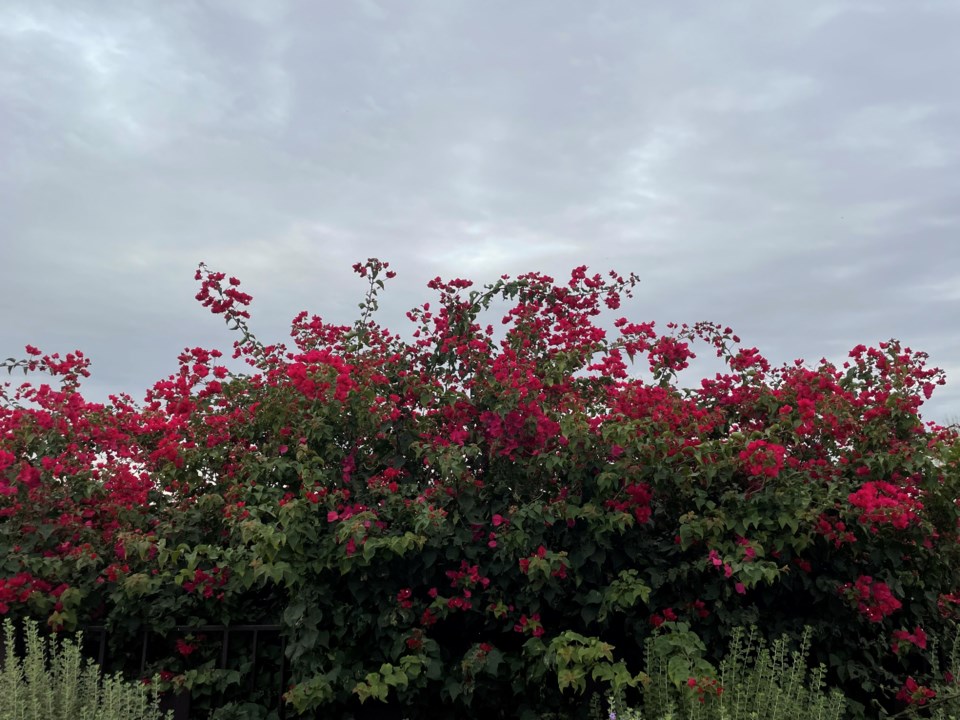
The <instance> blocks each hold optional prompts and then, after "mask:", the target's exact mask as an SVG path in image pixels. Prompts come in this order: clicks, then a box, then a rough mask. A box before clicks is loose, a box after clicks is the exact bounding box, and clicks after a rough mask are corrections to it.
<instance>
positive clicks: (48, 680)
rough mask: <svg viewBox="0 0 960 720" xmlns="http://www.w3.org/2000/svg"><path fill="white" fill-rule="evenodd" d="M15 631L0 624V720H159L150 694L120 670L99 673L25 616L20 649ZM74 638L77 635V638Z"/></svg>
mask: <svg viewBox="0 0 960 720" xmlns="http://www.w3.org/2000/svg"><path fill="white" fill-rule="evenodd" d="M17 634H18V633H17V630H16V628H15V626H14V624H13V622H12V621H11V620H10V619H7V620H5V621H4V623H3V640H4V656H3V665H2V668H0V720H165V719H167V718H169V717H170V715H169V713H167V714H166V715H165V714H163V713H161V712H160V710H159V705H158V701H157V698H156V694H155V693H153V692H151V690H150V688H148V687H146V686H144V685H143V684H136V683H130V682H128V681H126V680H124V679H123V677H121V676H120V675H107V676H102V677H101V675H100V669H99V668H98V667H97V665H95V664H94V663H93V662H92V661H90V660H84V658H83V657H82V655H81V652H80V648H79V647H78V645H77V643H75V642H73V641H71V640H69V639H63V640H57V639H52V640H48V639H44V638H41V637H40V633H39V630H38V627H37V624H36V623H35V622H33V621H31V620H26V621H25V623H24V627H23V637H24V645H25V650H26V653H25V655H24V657H23V658H21V657H20V656H19V655H18V653H17V652H16V645H17ZM78 642H79V640H78Z"/></svg>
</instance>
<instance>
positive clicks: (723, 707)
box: [608, 628, 846, 720]
mask: <svg viewBox="0 0 960 720" xmlns="http://www.w3.org/2000/svg"><path fill="white" fill-rule="evenodd" d="M789 645H790V641H789V639H788V638H787V637H781V638H780V639H778V640H775V641H774V642H773V643H772V645H771V646H770V647H769V648H768V647H767V646H766V644H765V642H764V640H763V638H762V636H761V635H760V634H759V632H758V631H757V629H756V628H752V629H751V630H750V631H748V632H745V631H744V630H743V629H740V628H737V629H735V630H734V632H733V637H732V639H731V641H730V646H729V650H728V652H727V655H726V656H725V657H724V658H723V660H722V661H721V662H720V664H719V672H718V673H715V674H711V675H705V676H701V677H695V676H691V677H690V678H689V679H688V681H687V682H685V683H682V684H680V685H677V684H676V683H675V682H674V681H673V680H671V678H670V672H669V663H670V661H671V659H672V656H670V655H666V654H664V653H663V651H662V649H660V646H658V644H657V643H656V639H655V638H651V639H650V640H648V641H647V672H648V674H649V680H648V681H647V683H646V686H645V687H644V689H643V693H642V703H641V708H642V709H637V708H631V707H630V706H629V705H627V704H626V703H625V702H624V700H623V695H622V694H614V695H611V696H610V697H609V698H608V701H609V713H608V717H609V718H610V719H611V720H614V719H615V720H756V719H758V718H763V720H801V719H803V720H840V718H842V717H844V716H845V715H846V703H845V699H844V696H843V694H842V693H841V692H839V691H837V690H830V691H828V690H827V689H826V685H825V682H824V677H825V675H826V668H825V667H824V666H823V665H819V666H818V667H816V668H813V669H812V670H811V669H810V668H809V666H808V662H809V657H808V655H809V650H810V630H809V629H808V630H806V631H805V632H804V634H803V636H802V638H801V642H800V647H799V648H798V649H796V650H794V651H792V652H791V651H790V650H789Z"/></svg>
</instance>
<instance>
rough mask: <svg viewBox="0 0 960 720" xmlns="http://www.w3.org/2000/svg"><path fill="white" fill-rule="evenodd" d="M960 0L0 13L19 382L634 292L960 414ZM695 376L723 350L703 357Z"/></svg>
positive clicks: (108, 388) (10, 315)
mask: <svg viewBox="0 0 960 720" xmlns="http://www.w3.org/2000/svg"><path fill="white" fill-rule="evenodd" d="M958 36H960V2H957V1H956V0H942V1H941V2H936V1H927V0H910V1H909V2H907V1H904V0H887V1H882V0H877V1H874V2H871V1H864V2H858V1H856V0H835V1H827V0H823V1H820V0H803V2H797V1H794V0H790V1H786V0H784V1H781V2H778V1H776V0H724V1H722V2H721V1H718V0H701V1H699V2H697V1H690V2H687V1H684V2H666V1H664V2H654V1H653V0H645V1H641V0H623V1H622V2H582V1H572V0H571V1H567V0H509V1H506V0H504V1H499V0H473V1H469V0H432V1H428V0H423V1H411V2H403V1H402V0H376V1H375V0H356V1H355V2H351V1H348V0H336V1H335V0H328V1H322V0H316V1H311V2H307V1H306V0H304V1H302V2H281V1H280V0H259V1H257V0H244V1H241V0H219V1H215V0H193V1H187V0H183V1H180V0H164V2H157V1H156V0H140V1H137V0H124V1H123V2H108V1H106V0H103V1H101V2H92V1H91V2H84V1H82V0H63V2H55V1H51V0H3V2H2V3H0V318H2V320H0V358H2V357H7V356H10V355H13V356H22V355H23V346H24V345H25V344H27V343H31V344H34V345H37V346H39V347H41V348H42V349H43V350H45V351H47V352H53V351H60V352H66V351H70V350H73V349H76V348H79V349H81V350H83V351H84V352H85V353H87V354H88V355H89V356H90V357H91V358H92V360H93V362H94V367H93V373H94V376H93V378H92V379H91V381H89V382H88V383H87V385H86V389H87V394H88V395H89V396H91V397H93V398H95V399H105V398H106V396H107V394H108V393H111V392H119V391H123V392H129V393H130V394H132V395H134V396H135V397H142V396H143V391H144V390H145V389H146V387H147V386H148V385H150V384H152V382H153V381H155V380H157V379H159V378H161V377H163V376H166V375H167V374H169V373H170V372H173V371H174V370H175V368H176V355H177V354H178V353H179V352H180V351H181V350H182V349H183V348H184V347H186V346H194V345H204V346H208V347H209V346H214V345H219V346H221V347H228V346H229V342H230V337H229V335H228V333H227V332H226V330H225V329H224V328H223V326H222V322H221V321H220V320H219V319H218V318H214V317H213V316H211V315H209V314H208V313H207V311H206V310H204V309H203V308H201V307H200V306H199V305H198V304H197V303H196V301H194V300H193V295H194V294H195V292H196V286H195V283H194V281H193V271H194V269H195V267H196V265H197V263H198V262H199V261H201V260H203V261H206V262H207V263H208V264H209V265H210V266H212V267H214V268H217V269H222V270H223V271H225V272H227V273H228V274H232V275H237V276H239V277H240V278H241V279H242V280H243V281H244V289H246V290H247V291H248V292H250V293H252V294H253V295H254V298H255V300H254V307H253V313H254V318H253V327H254V329H255V330H256V331H257V333H258V334H259V335H260V336H261V338H262V339H264V340H266V341H273V340H284V339H286V338H287V335H288V330H289V321H290V319H291V318H292V317H293V316H294V315H295V314H296V313H297V312H299V311H300V310H304V309H305V310H309V311H311V312H313V313H317V314H319V315H321V316H323V317H324V318H326V319H329V320H331V321H336V322H340V323H345V324H346V323H349V322H351V321H352V320H353V318H354V311H355V308H356V303H357V302H358V301H359V300H360V299H361V296H362V293H363V284H362V282H360V281H359V280H358V279H357V278H356V277H355V276H354V275H353V274H352V272H351V270H350V266H351V265H352V264H353V263H354V262H356V261H358V260H362V259H365V258H367V257H369V256H377V257H380V258H381V259H384V260H388V261H390V262H391V264H392V265H393V267H394V269H396V270H397V271H398V273H399V276H398V278H397V279H396V281H394V283H393V285H392V286H391V288H390V290H389V292H388V293H387V295H386V296H385V298H384V301H383V304H382V309H383V313H382V321H383V322H384V324H387V325H389V326H393V327H399V326H402V325H404V323H406V321H405V319H404V318H403V313H404V311H405V310H407V309H408V308H409V307H411V306H412V305H414V304H417V303H419V302H422V301H423V300H427V299H430V291H428V290H426V289H425V288H424V284H425V282H426V281H427V280H428V279H429V278H431V277H434V276H436V275H442V276H445V277H464V276H465V277H469V278H471V279H474V280H477V281H491V280H493V279H495V278H496V277H498V276H499V275H500V274H502V273H510V274H516V273H518V272H524V271H528V270H539V271H543V272H548V273H551V274H554V275H555V276H557V277H565V276H566V275H567V273H569V270H570V268H572V267H574V266H577V265H580V264H587V265H589V266H590V267H591V268H592V269H595V270H597V271H605V270H608V269H611V268H614V269H617V270H619V271H621V272H623V273H627V272H630V271H635V272H636V273H637V274H638V275H639V276H640V277H641V278H642V283H641V285H640V286H639V288H638V292H637V295H636V299H635V300H634V301H632V302H631V303H630V304H629V305H627V306H626V307H625V314H627V315H629V316H630V317H631V319H635V320H637V321H640V320H655V321H657V323H658V326H661V327H662V325H663V324H665V323H666V322H669V321H676V322H690V323H692V322H696V321H698V320H714V321H716V322H719V323H723V324H727V325H731V326H732V327H733V328H734V329H735V330H736V331H737V332H738V333H739V334H740V335H741V336H742V338H743V340H744V342H745V343H746V344H747V345H748V346H750V345H756V346H757V347H759V348H760V350H761V351H762V352H764V354H766V355H767V357H768V358H770V359H771V360H772V361H773V362H775V363H777V364H780V363H783V362H789V361H792V360H793V359H794V358H798V357H803V358H805V359H807V360H809V361H817V360H819V359H820V358H821V357H824V356H825V357H827V358H828V359H831V360H834V361H837V362H842V361H843V360H844V358H845V357H846V354H847V352H848V351H849V349H850V348H851V347H853V346H855V345H857V344H859V343H865V344H868V345H869V344H875V343H877V342H879V341H882V340H886V339H888V338H891V337H896V338H900V339H901V340H902V341H904V342H905V343H906V344H908V345H910V346H911V347H913V348H914V349H919V350H925V351H927V352H928V353H929V354H930V356H931V363H932V364H934V365H937V366H940V367H942V368H944V369H945V370H947V373H948V384H947V386H946V388H940V389H938V391H937V394H936V395H935V396H934V400H933V401H931V402H930V403H929V404H928V405H926V406H925V411H924V415H925V417H926V418H927V419H933V420H938V421H947V420H955V419H957V418H960V314H958V310H960V233H958V231H960V91H958V82H960V81H958V77H960V43H957V41H956V39H957V37H958ZM705 354H706V353H705Z"/></svg>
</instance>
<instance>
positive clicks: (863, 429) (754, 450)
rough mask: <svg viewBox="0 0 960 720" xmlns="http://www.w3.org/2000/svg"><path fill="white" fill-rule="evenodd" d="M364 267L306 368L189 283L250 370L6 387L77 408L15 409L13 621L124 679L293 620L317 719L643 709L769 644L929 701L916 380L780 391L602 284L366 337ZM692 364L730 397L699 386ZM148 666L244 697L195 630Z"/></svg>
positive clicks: (458, 291) (239, 314)
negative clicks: (102, 389) (615, 704)
mask: <svg viewBox="0 0 960 720" xmlns="http://www.w3.org/2000/svg"><path fill="white" fill-rule="evenodd" d="M354 269H355V270H356V272H357V273H358V274H359V275H360V276H361V277H362V278H364V279H365V280H366V282H367V283H368V292H367V294H366V298H365V300H364V302H363V303H362V304H361V306H360V307H361V317H360V319H359V320H358V321H357V322H356V323H355V324H354V325H352V326H339V325H334V324H331V323H328V322H326V321H324V320H323V319H321V318H319V317H316V316H309V315H308V314H306V313H302V314H300V315H299V316H297V318H295V320H294V322H293V326H292V333H291V337H292V342H291V344H290V345H289V347H288V346H287V345H284V344H273V345H265V344H263V343H262V342H261V341H260V340H258V339H257V338H256V337H255V336H254V335H253V333H252V332H251V331H250V329H249V324H248V321H249V314H248V311H247V309H246V308H247V307H248V306H249V304H250V301H251V298H250V296H249V295H247V294H245V293H243V292H242V291H241V290H240V289H239V281H237V280H236V279H234V278H227V277H226V276H225V275H224V274H222V273H219V272H214V271H211V270H209V269H208V268H206V267H205V266H203V265H201V266H200V268H199V270H198V271H197V280H198V282H199V283H200V291H199V293H198V295H197V299H198V300H199V301H200V302H201V303H202V304H203V305H204V306H206V307H208V308H209V309H210V310H211V311H212V312H213V313H215V314H219V315H222V316H224V318H225V319H226V320H227V322H228V323H229V324H230V325H231V327H232V328H233V329H235V330H236V331H237V333H238V340H237V342H236V343H235V346H234V349H233V356H234V358H236V359H240V360H243V361H245V362H246V363H247V364H248V366H249V370H248V371H247V372H244V373H239V372H235V371H232V370H230V369H228V363H226V362H225V361H224V358H223V356H222V354H221V352H219V351H217V350H213V349H204V348H192V349H185V350H184V352H183V353H182V354H181V356H180V358H179V360H180V370H179V372H178V373H177V374H175V375H173V376H171V377H169V378H167V379H165V380H162V381H160V382H158V383H156V385H154V386H153V388H151V390H150V391H149V392H148V394H147V397H146V399H145V401H144V402H143V403H142V404H138V403H135V402H134V401H133V400H132V399H131V398H129V397H127V396H119V397H113V398H111V402H110V403H109V404H108V405H101V404H96V403H91V402H88V401H86V400H85V399H84V398H83V397H82V395H81V392H80V383H81V380H82V378H83V377H85V376H86V375H87V373H88V363H87V360H86V359H85V358H84V356H83V355H82V354H81V353H79V352H77V353H73V354H70V355H67V356H66V357H60V356H58V355H44V354H43V353H42V352H40V351H39V350H36V349H35V348H32V347H28V348H27V353H28V356H27V358H26V359H24V360H19V361H18V360H14V359H11V360H9V361H7V363H6V367H7V368H8V369H9V370H11V371H13V370H16V369H23V370H24V371H25V372H46V373H48V374H50V375H52V376H54V377H55V378H56V379H57V380H58V381H59V382H58V383H57V386H51V385H48V384H34V383H31V382H24V383H22V384H17V385H14V384H9V383H8V384H7V385H6V386H5V387H4V389H3V391H2V396H0V400H2V406H0V523H2V524H0V613H4V614H11V615H32V616H35V617H41V618H44V619H45V620H46V621H47V622H48V624H49V625H50V626H51V627H53V628H54V629H60V628H63V629H67V630H70V629H73V628H76V627H78V626H82V625H85V624H89V623H105V624H106V625H107V626H108V627H109V628H110V629H111V632H112V635H111V642H112V643H113V644H114V646H115V650H116V652H118V653H121V654H122V653H123V652H129V653H131V655H130V656H131V657H133V653H135V651H136V648H135V647H131V643H133V641H134V639H135V637H136V633H137V632H138V631H139V630H140V629H142V628H143V627H145V626H154V627H157V628H159V629H160V630H163V629H170V628H172V627H173V626H174V625H185V624H204V623H252V622H258V621H262V622H274V621H280V622H281V623H282V624H283V626H284V628H285V630H284V633H285V638H286V644H285V652H286V657H287V660H288V662H289V666H290V673H291V677H290V686H289V690H288V692H287V693H286V696H285V698H286V701H287V702H288V703H289V704H290V707H291V709H293V710H296V711H299V712H308V711H313V710H323V711H324V712H326V713H331V714H335V713H337V712H340V713H343V712H347V711H348V710H349V709H350V708H353V709H356V708H358V707H364V708H366V707H369V706H370V705H371V704H376V703H387V704H388V705H389V706H391V707H393V708H397V709H398V712H399V709H400V708H402V710H403V713H404V716H407V717H437V716H438V713H441V714H442V713H443V712H447V713H449V714H450V715H451V716H454V717H466V716H471V717H503V716H517V715H522V714H523V713H528V714H531V715H533V714H534V713H543V712H546V711H550V710H553V711H570V712H573V711H574V709H575V708H578V707H584V706H585V702H584V698H583V693H585V692H587V691H590V690H596V689H600V690H603V689H604V688H607V687H615V688H625V689H627V690H628V692H629V689H630V688H635V687H639V686H642V684H643V682H644V681H645V679H646V678H645V675H644V673H643V669H644V663H643V656H644V644H645V642H647V640H648V639H650V641H651V642H652V643H653V644H654V646H655V647H657V648H658V650H659V651H660V652H661V653H663V654H665V655H666V656H667V657H668V660H669V662H668V663H667V667H668V671H669V673H670V676H671V679H672V680H674V681H675V682H676V683H677V684H678V686H684V687H690V688H693V690H692V691H695V690H696V688H698V687H708V686H709V687H711V688H712V687H714V685H715V682H714V679H713V678H715V674H714V673H715V671H714V668H713V666H712V665H711V658H715V657H716V653H717V652H718V651H719V650H720V649H722V648H723V647H725V645H726V642H727V640H728V639H729V637H730V633H731V631H732V629H733V628H735V627H737V626H744V625H751V624H756V625H759V626H760V627H761V628H763V630H764V631H765V632H767V633H769V634H770V635H771V636H779V635H780V634H782V633H787V634H788V635H789V636H791V637H795V638H799V637H800V636H801V634H802V632H803V628H804V627H805V626H809V627H811V628H812V631H813V651H812V652H813V657H814V659H815V660H816V661H822V662H824V663H825V664H826V665H827V666H828V668H829V671H830V674H831V678H832V681H833V682H834V683H835V684H836V685H838V686H839V687H841V688H842V689H843V690H844V691H845V692H846V693H847V694H848V695H850V696H851V697H853V698H859V699H860V700H862V701H863V702H864V704H866V703H867V699H868V698H869V697H880V698H882V699H883V702H884V703H885V706H886V707H888V708H893V707H896V706H897V705H898V704H900V705H902V704H904V703H907V704H909V703H911V702H921V701H922V702H926V701H927V700H928V699H929V692H931V691H929V690H928V688H927V685H926V684H925V683H929V682H930V679H931V675H930V673H931V668H932V667H934V665H932V664H931V663H932V661H933V660H934V659H935V658H934V654H935V653H936V648H934V647H933V644H932V643H931V644H928V643H927V638H928V636H939V635H943V634H944V633H945V632H946V630H947V629H948V628H949V627H951V625H952V623H953V622H954V618H955V617H956V615H957V612H958V610H960V576H958V568H960V563H958V560H960V558H958V548H960V546H958V535H957V527H958V517H960V510H958V506H957V502H956V498H957V497H960V494H958V485H960V472H958V460H960V457H958V452H957V447H958V445H957V443H956V438H957V434H956V432H955V431H954V430H953V429H949V428H942V427H938V426H936V425H933V424H929V425H924V423H923V422H922V421H921V419H920V415H919V409H920V407H921V405H922V402H923V400H924V399H928V398H929V397H930V395H931V393H932V392H933V390H934V388H935V386H936V385H938V384H943V382H944V377H943V374H942V372H940V371H939V370H937V369H932V368H928V367H927V366H926V364H925V360H926V356H925V355H924V354H923V353H919V352H914V351H912V350H911V349H910V348H904V347H902V346H901V345H900V343H898V342H896V341H890V342H888V343H881V344H880V345H879V346H878V347H875V348H867V347H865V346H862V345H861V346H858V347H856V348H854V349H853V350H852V351H851V353H850V358H849V360H848V361H847V362H846V363H844V364H843V366H842V367H837V366H835V365H833V364H830V363H828V362H826V361H821V362H820V363H819V364H818V365H816V366H813V367H810V366H807V365H805V364H804V363H802V362H799V361H798V362H797V363H794V364H790V365H787V366H784V367H780V368H773V367H771V366H770V364H769V363H768V362H767V360H765V359H764V358H763V357H762V356H761V355H760V353H759V352H758V351H757V349H756V348H749V347H744V346H743V345H742V344H741V342H740V340H739V338H738V337H736V336H735V335H734V334H733V332H732V331H731V330H730V329H729V328H723V327H721V326H718V325H714V324H711V323H699V324H696V325H693V326H687V325H680V326H676V325H668V326H667V333H665V334H660V333H658V332H657V331H656V329H655V326H654V324H653V323H636V322H630V321H629V320H627V319H626V318H621V317H616V314H617V310H618V309H619V307H620V303H621V301H622V300H623V299H624V298H625V297H629V295H630V291H631V289H632V288H633V286H634V285H635V283H636V282H637V279H636V278H635V277H633V276H630V277H622V276H620V275H618V274H616V273H610V274H609V275H608V276H606V277H602V276H599V275H589V274H588V273H587V271H586V268H583V267H581V268H577V269H575V270H574V271H573V272H572V274H571V277H570V279H569V281H568V282H565V283H557V282H555V281H554V280H553V279H552V278H549V277H546V276H544V275H540V274H536V273H531V274H527V275H522V276H520V277H518V278H516V279H510V278H507V277H504V278H502V279H501V280H499V281H497V282H495V283H493V284H491V285H488V286H486V287H484V288H481V289H475V288H474V287H473V286H472V284H471V283H470V282H469V281H466V280H452V281H442V280H441V279H439V278H437V279H436V280H434V281H432V282H431V283H430V284H429V287H430V289H431V290H433V291H434V292H435V293H436V295H437V296H438V297H437V299H436V300H435V301H434V303H433V304H431V303H424V304H423V305H421V306H419V307H417V308H414V309H413V310H411V311H410V312H409V313H408V317H409V319H410V320H411V321H412V323H413V329H412V330H411V333H409V334H408V337H407V338H406V339H405V338H404V337H403V336H400V335H397V334H393V333H391V332H389V331H388V330H386V329H384V328H382V327H380V326H379V325H378V324H377V323H376V322H375V320H374V312H375V311H376V309H377V304H378V297H379V293H380V291H381V290H382V289H383V288H384V282H385V281H386V280H387V279H389V278H390V277H392V275H393V273H392V272H391V271H390V270H389V269H388V266H387V264H386V263H381V262H379V261H377V260H370V261H368V262H367V263H365V264H362V265H360V264H358V265H357V266H355V268H354ZM504 307H506V310H502V309H501V308H504ZM610 316H613V317H610ZM605 318H609V319H608V320H605ZM496 320H499V321H501V322H500V323H499V326H498V328H496V329H495V327H494V326H493V324H492V323H493V321H496ZM488 323H489V324H488ZM698 343H699V344H700V345H702V346H703V347H705V348H707V349H708V350H709V351H711V352H714V353H715V354H716V355H717V357H719V358H721V359H722V360H723V362H724V363H725V367H726V370H725V372H723V373H719V374H717V375H715V376H714V377H711V378H706V379H704V380H703V381H702V382H701V383H700V385H699V386H698V387H694V388H692V389H683V388H681V387H679V382H678V379H677V376H678V373H679V372H680V371H681V370H683V369H685V368H686V367H687V366H688V363H689V361H690V360H691V359H693V358H694V357H695V356H694V353H693V350H694V348H695V347H696V346H697V344H698ZM633 362H642V363H643V364H644V365H645V366H646V368H647V369H648V370H649V379H642V378H638V377H636V376H634V375H631V374H630V369H631V363H633ZM157 652H158V653H159V655H158V656H153V657H152V658H151V662H150V666H149V668H148V674H152V673H153V671H158V672H160V673H161V677H163V678H164V681H165V682H166V683H167V684H168V685H169V686H186V687H188V688H190V689H192V692H193V694H194V697H195V703H194V705H195V707H202V706H203V704H204V698H205V697H206V698H207V701H208V702H210V703H211V704H213V703H214V702H215V701H214V700H213V699H211V698H212V697H213V695H210V693H212V692H213V691H215V690H216V689H218V688H220V689H222V688H225V687H229V685H230V684H231V683H238V682H240V681H241V677H242V675H241V670H243V668H242V667H237V668H234V669H228V670H222V671H221V670H217V669H215V663H214V660H213V658H214V657H215V656H216V654H217V648H214V647H213V646H212V645H211V644H210V643H209V642H208V641H207V640H205V639H204V638H203V637H201V636H197V637H194V636H190V637H187V638H178V639H177V640H176V641H174V640H173V639H170V641H169V643H168V644H167V645H163V646H161V648H160V650H158V651H157ZM275 659H276V660H277V661H278V662H276V663H275V665H276V666H279V658H275ZM267 675H269V673H267ZM274 679H276V678H275V677H274ZM691 679H692V680H693V682H692V683H691V682H690V680H691ZM236 692H237V691H234V694H236ZM258 693H260V694H258ZM268 693H269V682H266V681H265V682H264V684H263V685H262V686H255V687H254V689H253V690H251V691H250V695H249V697H248V699H249V700H250V701H251V702H250V703H248V704H247V705H244V706H243V708H244V709H243V712H246V713H252V714H251V715H249V716H250V717H254V716H260V715H262V712H261V711H260V710H256V707H257V705H256V703H258V702H261V701H262V702H266V700H265V698H266V697H267V695H268ZM196 699H198V700H199V702H198V701H197V700H196ZM238 707H240V706H236V707H235V708H234V710H235V712H234V715H233V716H234V717H240V716H241V714H238V713H240V710H238V709H236V708H238ZM442 708H445V710H444V709H442ZM872 711H873V710H872V709H871V708H869V707H868V708H867V712H868V713H869V712H872ZM258 713H259V714H258Z"/></svg>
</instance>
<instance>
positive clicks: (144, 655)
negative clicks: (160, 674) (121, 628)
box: [140, 628, 150, 677]
mask: <svg viewBox="0 0 960 720" xmlns="http://www.w3.org/2000/svg"><path fill="white" fill-rule="evenodd" d="M149 634H150V631H149V630H148V629H147V628H144V629H143V650H142V651H141V652H140V676H141V677H143V673H144V672H145V671H146V669H147V638H148V636H149Z"/></svg>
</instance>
